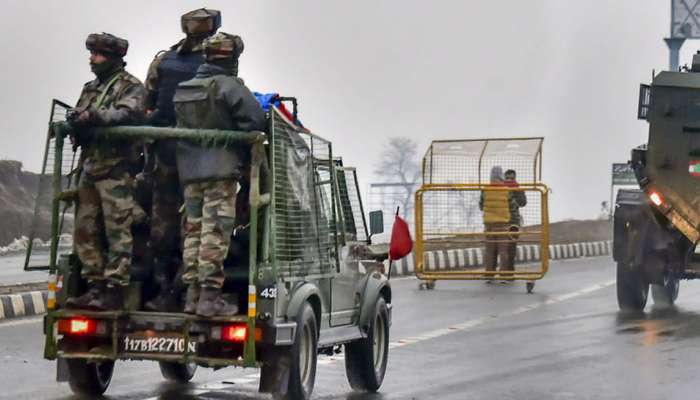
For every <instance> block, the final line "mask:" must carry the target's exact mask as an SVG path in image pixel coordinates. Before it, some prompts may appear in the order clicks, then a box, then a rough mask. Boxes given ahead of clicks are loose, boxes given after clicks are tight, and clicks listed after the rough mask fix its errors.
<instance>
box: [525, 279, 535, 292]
mask: <svg viewBox="0 0 700 400" xmlns="http://www.w3.org/2000/svg"><path fill="white" fill-rule="evenodd" d="M525 289H527V292H528V293H529V294H532V291H533V290H534V289H535V282H534V281H529V282H525Z"/></svg>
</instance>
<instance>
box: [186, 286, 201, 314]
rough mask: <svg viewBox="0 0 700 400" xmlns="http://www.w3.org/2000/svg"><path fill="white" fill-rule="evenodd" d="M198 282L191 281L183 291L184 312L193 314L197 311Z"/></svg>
mask: <svg viewBox="0 0 700 400" xmlns="http://www.w3.org/2000/svg"><path fill="white" fill-rule="evenodd" d="M199 292H200V290H199V284H197V283H193V284H191V285H189V286H187V292H186V293H185V310H184V311H185V312H186V313H187V314H194V313H196V312H197V302H198V301H199Z"/></svg>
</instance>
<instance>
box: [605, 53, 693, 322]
mask: <svg viewBox="0 0 700 400" xmlns="http://www.w3.org/2000/svg"><path fill="white" fill-rule="evenodd" d="M638 118H639V119H643V120H646V121H647V122H648V123H649V138H648V142H647V144H644V145H641V146H639V147H637V148H635V149H633V150H632V155H631V160H630V166H631V168H632V169H633V170H634V173H635V176H636V179H637V181H638V183H639V189H636V190H620V191H619V192H618V195H617V199H616V205H615V216H614V245H613V257H614V259H615V261H616V262H617V300H618V304H619V306H620V308H621V309H631V310H641V309H643V308H644V307H645V305H646V303H647V297H648V293H649V287H650V286H651V294H652V297H653V299H654V303H656V304H661V305H670V304H673V303H674V302H675V301H676V299H677V297H678V290H679V281H680V280H681V279H695V278H698V277H700V258H698V256H697V254H696V246H697V243H698V239H700V230H699V229H700V54H697V55H695V56H694V57H693V62H692V66H691V67H690V68H687V67H685V68H684V69H683V70H682V71H678V72H675V71H663V72H660V73H659V74H657V75H656V76H654V77H653V80H652V82H651V84H650V85H645V84H643V85H641V86H640V96H639V107H638Z"/></svg>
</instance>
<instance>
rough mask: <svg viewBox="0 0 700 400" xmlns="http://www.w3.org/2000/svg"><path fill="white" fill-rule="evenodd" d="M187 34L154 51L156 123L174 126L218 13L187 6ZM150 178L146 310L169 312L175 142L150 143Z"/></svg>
mask: <svg viewBox="0 0 700 400" xmlns="http://www.w3.org/2000/svg"><path fill="white" fill-rule="evenodd" d="M180 25H181V27H182V31H183V32H184V33H185V34H186V37H185V38H184V39H182V40H181V41H180V42H178V43H177V44H175V45H174V46H172V47H171V48H170V49H169V50H167V51H161V52H160V53H158V54H157V55H156V57H155V59H154V60H153V62H152V63H151V65H150V67H149V68H148V76H147V77H146V82H145V85H146V90H147V91H148V97H147V100H146V109H147V111H146V113H147V115H148V118H149V121H150V123H151V124H152V125H155V126H175V110H174V108H173V95H174V94H175V89H176V88H177V85H178V84H179V83H180V82H183V81H186V80H189V79H192V78H194V75H195V73H196V72H197V68H199V66H200V65H201V64H203V63H204V57H203V56H202V41H203V40H204V39H206V38H207V37H209V36H211V35H213V34H214V33H215V32H216V30H217V29H218V28H219V26H220V25H221V13H220V12H219V11H218V10H208V9H205V8H201V9H197V10H193V11H190V12H188V13H186V14H184V15H182V17H181V19H180ZM152 153H153V156H154V157H153V168H152V169H153V170H152V172H151V177H152V206H151V234H150V240H149V248H150V250H151V253H152V255H153V278H154V280H155V283H156V284H157V285H158V289H159V291H158V295H157V296H156V297H155V298H154V299H152V300H150V301H148V302H146V304H145V305H144V308H145V309H147V310H152V311H156V310H161V311H170V310H172V309H173V308H174V306H175V303H176V301H175V300H176V294H177V290H176V285H174V283H175V282H174V279H175V275H176V273H177V270H178V267H179V265H180V264H181V262H180V256H181V250H180V247H181V246H180V245H181V237H180V229H181V228H180V215H179V209H180V206H181V205H182V202H183V199H182V190H181V188H180V185H179V181H178V176H177V165H176V162H175V142H174V141H167V140H162V141H158V142H156V143H154V145H153V147H152Z"/></svg>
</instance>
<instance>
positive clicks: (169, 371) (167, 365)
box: [158, 361, 197, 383]
mask: <svg viewBox="0 0 700 400" xmlns="http://www.w3.org/2000/svg"><path fill="white" fill-rule="evenodd" d="M158 366H160V373H161V375H163V378H165V379H167V380H169V381H173V382H178V383H187V382H189V381H191V380H192V378H193V377H194V373H195V372H197V364H193V363H190V364H182V363H178V362H169V361H159V362H158Z"/></svg>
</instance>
